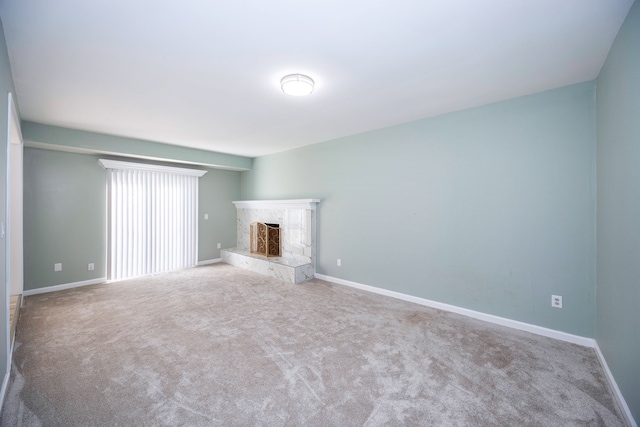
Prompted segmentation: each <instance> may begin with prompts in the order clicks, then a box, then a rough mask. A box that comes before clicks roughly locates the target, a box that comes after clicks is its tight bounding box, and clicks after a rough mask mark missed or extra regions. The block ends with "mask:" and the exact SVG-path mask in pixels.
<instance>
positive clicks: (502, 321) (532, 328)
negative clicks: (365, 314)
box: [315, 273, 595, 347]
mask: <svg viewBox="0 0 640 427" xmlns="http://www.w3.org/2000/svg"><path fill="white" fill-rule="evenodd" d="M315 277H316V278H317V279H320V280H325V281H327V282H331V283H337V284H339V285H344V286H349V287H351V288H356V289H361V290H363V291H368V292H373V293H376V294H380V295H385V296H388V297H392V298H396V299H400V300H403V301H409V302H413V303H416V304H420V305H424V306H426V307H431V308H437V309H439V310H444V311H450V312H452V313H457V314H461V315H463V316H467V317H472V318H474V319H478V320H483V321H485V322H491V323H495V324H497V325H501V326H506V327H508V328H513V329H518V330H520V331H525V332H531V333H533V334H536V335H542V336H544V337H549V338H555V339H557V340H561V341H566V342H570V343H573V344H578V345H582V346H585V347H594V346H595V340H594V339H593V338H586V337H581V336H579V335H573V334H568V333H566V332H562V331H556V330H555V329H549V328H545V327H542V326H537V325H532V324H530V323H524V322H520V321H517V320H512V319H507V318H505V317H500V316H494V315H493V314H486V313H482V312H479V311H474V310H469V309H467V308H462V307H457V306H455V305H449V304H444V303H441V302H437V301H432V300H428V299H425V298H420V297H415V296H413V295H407V294H403V293H400V292H395V291H390V290H387V289H382V288H376V287H375V286H369V285H363V284H361V283H356V282H351V281H349V280H344V279H339V278H337V277H331V276H325V275H324V274H318V273H316V274H315Z"/></svg>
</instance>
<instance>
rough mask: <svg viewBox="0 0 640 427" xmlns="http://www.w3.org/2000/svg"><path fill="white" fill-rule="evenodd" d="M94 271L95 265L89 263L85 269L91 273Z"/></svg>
mask: <svg viewBox="0 0 640 427" xmlns="http://www.w3.org/2000/svg"><path fill="white" fill-rule="evenodd" d="M95 269H96V266H95V264H94V263H92V262H90V263H89V266H88V267H87V270H89V271H93V270H95Z"/></svg>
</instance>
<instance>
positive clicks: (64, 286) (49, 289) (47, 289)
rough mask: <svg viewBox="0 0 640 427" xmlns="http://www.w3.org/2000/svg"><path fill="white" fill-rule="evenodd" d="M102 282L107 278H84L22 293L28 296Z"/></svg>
mask: <svg viewBox="0 0 640 427" xmlns="http://www.w3.org/2000/svg"><path fill="white" fill-rule="evenodd" d="M101 283H107V278H106V277H101V278H99V279H91V280H83V281H81V282H73V283H65V284H62V285H54V286H47V287H44V288H38V289H29V290H27V291H24V292H23V293H22V295H23V296H25V297H28V296H29V295H37V294H46V293H48V292H56V291H63V290H65V289H72V288H79V287H81V286H88V285H99V284H101Z"/></svg>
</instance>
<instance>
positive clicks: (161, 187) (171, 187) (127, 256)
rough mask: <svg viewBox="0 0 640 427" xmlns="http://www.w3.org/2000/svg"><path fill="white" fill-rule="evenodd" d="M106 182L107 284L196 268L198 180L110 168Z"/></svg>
mask: <svg viewBox="0 0 640 427" xmlns="http://www.w3.org/2000/svg"><path fill="white" fill-rule="evenodd" d="M101 162H102V160H101ZM198 172H200V171H198ZM107 179H108V204H109V208H108V209H109V212H108V213H109V215H108V216H109V219H108V222H109V224H108V236H107V237H108V245H109V248H108V256H109V259H108V270H109V271H108V273H109V280H121V279H126V278H131V277H136V276H142V275H145V274H152V273H159V272H163V271H169V270H175V269H179V268H185V267H192V266H194V265H196V262H197V259H198V254H197V248H198V221H197V220H198V213H197V212H198V176H193V175H185V174H180V173H171V172H164V171H155V170H136V169H116V168H113V169H112V168H109V169H107Z"/></svg>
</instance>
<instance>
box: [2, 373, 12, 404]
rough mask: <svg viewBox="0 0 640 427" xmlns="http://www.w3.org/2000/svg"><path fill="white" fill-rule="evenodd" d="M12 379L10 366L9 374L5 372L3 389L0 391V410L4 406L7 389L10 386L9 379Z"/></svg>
mask: <svg viewBox="0 0 640 427" xmlns="http://www.w3.org/2000/svg"><path fill="white" fill-rule="evenodd" d="M10 377H11V365H9V372H5V374H4V380H2V389H0V408H2V406H3V405H4V397H5V394H6V393H7V388H8V386H9V378H10Z"/></svg>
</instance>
